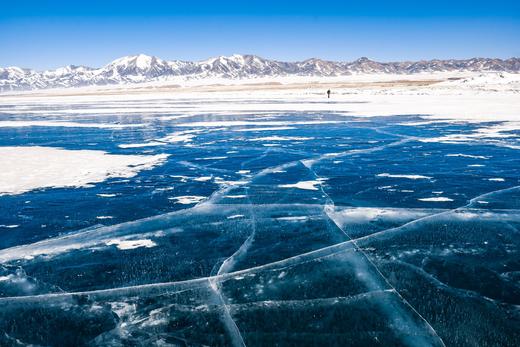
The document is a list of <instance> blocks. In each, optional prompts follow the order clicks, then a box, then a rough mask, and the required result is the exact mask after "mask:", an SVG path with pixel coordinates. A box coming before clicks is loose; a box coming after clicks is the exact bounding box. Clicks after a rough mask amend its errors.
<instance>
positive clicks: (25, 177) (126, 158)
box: [0, 146, 168, 195]
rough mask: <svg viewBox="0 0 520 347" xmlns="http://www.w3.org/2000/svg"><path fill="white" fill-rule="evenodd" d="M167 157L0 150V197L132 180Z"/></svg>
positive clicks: (50, 149) (46, 149)
mask: <svg viewBox="0 0 520 347" xmlns="http://www.w3.org/2000/svg"><path fill="white" fill-rule="evenodd" d="M167 157H168V155H167V154H159V155H116V154H108V153H106V152H104V151H93V150H67V149H62V148H55V147H39V146H34V147H22V146H20V147H0V167H1V168H2V170H0V195H5V194H22V193H25V192H28V191H31V190H34V189H39V188H57V187H75V188H78V187H89V186H91V185H92V184H94V183H99V182H103V181H105V180H107V179H109V178H113V177H124V178H128V177H133V176H135V175H137V173H138V172H139V171H142V170H148V169H151V168H153V167H155V166H157V165H161V164H162V163H164V162H165V161H166V158H167Z"/></svg>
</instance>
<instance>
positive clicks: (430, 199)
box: [417, 196, 453, 202]
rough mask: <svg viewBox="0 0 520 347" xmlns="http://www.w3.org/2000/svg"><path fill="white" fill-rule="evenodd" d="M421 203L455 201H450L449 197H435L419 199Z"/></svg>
mask: <svg viewBox="0 0 520 347" xmlns="http://www.w3.org/2000/svg"><path fill="white" fill-rule="evenodd" d="M417 200H419V201H427V202H448V201H453V199H450V198H447V197H444V196H434V197H431V198H420V199H417Z"/></svg>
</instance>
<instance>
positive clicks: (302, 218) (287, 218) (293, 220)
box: [276, 216, 309, 222]
mask: <svg viewBox="0 0 520 347" xmlns="http://www.w3.org/2000/svg"><path fill="white" fill-rule="evenodd" d="M276 219H277V220H282V221H290V222H298V221H304V220H307V219H309V218H308V217H307V216H290V217H278V218H276Z"/></svg>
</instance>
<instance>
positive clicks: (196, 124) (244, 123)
mask: <svg viewBox="0 0 520 347" xmlns="http://www.w3.org/2000/svg"><path fill="white" fill-rule="evenodd" d="M338 123H345V122H342V121H332V120H331V121H328V120H308V121H293V122H290V121H267V122H255V121H242V120H235V121H233V120H229V121H211V122H192V123H181V124H176V125H177V126H179V127H190V128H192V127H203V128H214V127H236V126H249V125H251V126H256V125H260V126H264V127H265V126H291V125H315V124H338Z"/></svg>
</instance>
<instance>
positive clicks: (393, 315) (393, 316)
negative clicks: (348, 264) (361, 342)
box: [305, 141, 445, 346]
mask: <svg viewBox="0 0 520 347" xmlns="http://www.w3.org/2000/svg"><path fill="white" fill-rule="evenodd" d="M398 142H399V141H398ZM381 147H383V148H386V147H387V146H386V145H385V146H381ZM370 152H372V151H370ZM305 166H306V167H307V168H308V169H309V171H310V172H311V173H312V174H313V175H314V178H315V179H316V180H317V182H319V183H318V185H319V187H320V189H321V192H322V194H323V195H324V196H325V197H326V201H325V205H324V207H323V212H324V215H325V216H327V217H328V218H329V219H330V220H331V221H332V222H333V223H334V224H336V226H337V227H338V229H339V230H341V231H342V232H343V233H344V234H345V236H347V237H348V238H349V239H350V240H351V242H352V244H353V245H354V247H355V248H356V250H357V251H358V252H360V254H362V255H363V256H362V257H360V258H361V259H360V260H361V262H363V259H365V260H367V261H368V264H370V265H371V266H372V267H373V268H374V269H375V270H376V271H377V273H378V274H379V276H380V277H381V278H382V279H383V281H384V282H385V283H386V285H388V287H390V288H391V289H392V290H393V291H394V292H395V293H396V295H397V296H398V297H399V298H400V299H401V301H402V302H403V303H404V305H405V306H407V307H409V308H410V309H411V310H412V311H413V312H414V313H415V314H416V315H417V316H418V317H419V318H420V319H421V320H422V321H423V322H424V323H425V324H426V327H427V328H428V329H429V330H430V333H432V334H433V336H435V337H436V338H437V339H438V340H439V342H440V344H441V345H442V346H445V344H444V341H443V340H442V339H441V337H440V336H439V335H438V334H437V331H435V329H433V327H432V325H431V324H430V322H428V321H427V320H426V318H424V317H423V316H422V315H421V314H420V313H419V312H418V311H417V310H416V309H415V308H414V307H413V306H412V305H411V304H410V303H409V302H408V301H407V300H406V299H405V298H404V297H403V296H402V295H401V293H399V292H398V291H397V289H396V288H395V287H394V286H393V285H392V284H391V283H390V281H389V280H388V279H387V278H386V277H385V276H384V275H383V273H382V272H381V271H380V270H379V268H378V267H377V266H376V264H375V263H374V262H373V261H372V260H371V259H370V258H369V257H368V255H367V254H366V253H365V252H364V251H363V250H362V249H361V248H360V247H359V246H358V244H357V242H356V240H355V239H353V238H352V237H351V236H350V235H349V234H348V233H347V232H346V231H345V230H344V229H343V227H341V226H340V223H336V220H335V219H334V218H332V217H331V216H330V214H331V212H333V211H334V209H335V204H334V200H332V198H331V197H330V195H329V194H328V193H327V192H326V191H325V189H324V188H323V180H320V178H321V177H320V176H319V175H318V174H317V173H316V171H315V170H313V169H312V164H311V165H310V166H307V165H305ZM367 274H368V272H367ZM368 277H372V276H367V277H365V276H363V277H359V279H360V280H361V281H362V282H364V284H365V285H366V286H367V287H369V288H370V287H379V285H378V284H377V279H374V278H370V279H369V278H368ZM371 289H372V290H373V288H371ZM385 311H386V312H387V314H388V315H389V317H388V318H390V320H392V321H393V323H394V324H393V325H394V326H395V327H396V329H397V330H401V329H400V327H401V325H400V324H398V323H399V322H400V321H403V320H404V321H406V322H407V323H406V327H407V328H410V327H413V329H414V330H416V331H420V330H421V329H420V327H419V326H415V324H414V323H413V320H412V319H410V318H409V317H405V315H404V314H403V312H401V314H398V313H397V312H395V311H388V310H385ZM401 332H403V333H405V334H406V332H404V331H401ZM415 335H416V338H419V337H420V334H419V333H417V334H415ZM421 344H422V345H428V342H427V341H425V340H424V341H421Z"/></svg>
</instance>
